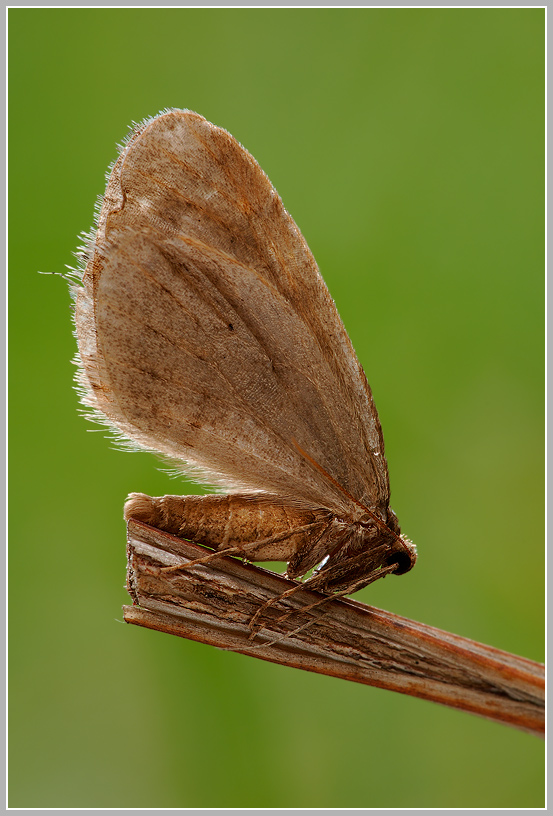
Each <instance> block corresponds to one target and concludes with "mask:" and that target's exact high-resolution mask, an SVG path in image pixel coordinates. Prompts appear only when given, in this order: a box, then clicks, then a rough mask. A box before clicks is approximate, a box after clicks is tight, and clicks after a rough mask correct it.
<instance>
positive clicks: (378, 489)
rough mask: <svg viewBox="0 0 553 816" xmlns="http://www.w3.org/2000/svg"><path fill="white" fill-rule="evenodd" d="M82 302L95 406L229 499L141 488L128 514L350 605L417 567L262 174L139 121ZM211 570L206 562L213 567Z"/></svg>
mask: <svg viewBox="0 0 553 816" xmlns="http://www.w3.org/2000/svg"><path fill="white" fill-rule="evenodd" d="M82 258H83V267H84V270H83V269H81V270H80V272H79V280H78V283H77V285H76V286H75V287H74V295H75V298H76V303H75V326H76V336H77V340H78V347H79V354H78V358H77V363H78V365H79V366H80V369H79V372H78V383H79V386H80V389H81V393H82V401H83V403H84V404H85V405H86V406H89V407H90V408H92V409H94V412H96V415H98V414H99V415H101V416H102V418H103V419H104V420H107V421H108V423H109V425H110V426H111V427H113V428H115V429H116V430H117V431H118V432H119V435H120V436H121V437H124V438H125V439H127V440H131V441H132V442H133V443H134V444H135V445H136V446H138V447H140V448H144V449H147V450H151V451H155V452H158V453H159V454H162V455H163V456H164V457H167V458H168V459H170V460H172V461H173V462H178V463H179V467H180V468H181V469H182V471H183V472H186V473H187V474H191V475H193V476H194V477H195V478H198V479H200V480H201V481H203V482H205V483H208V484H211V485H214V486H218V487H219V488H223V489H225V490H226V493H225V494H224V495H220V494H212V495H206V496H195V495H194V496H163V497H160V498H150V497H149V496H145V495H143V494H140V493H132V494H131V495H130V496H129V498H128V500H127V502H126V504H125V518H126V519H127V520H128V519H129V518H131V517H132V518H135V519H138V520H140V521H143V522H146V523H148V524H151V525H153V526H155V527H157V528H159V529H162V530H166V531H168V532H170V533H173V534H175V535H178V536H181V537H183V538H186V539H189V540H191V541H194V542H196V543H198V544H203V545H206V546H207V547H210V548H212V549H213V550H215V551H217V552H218V553H221V552H224V553H227V554H233V555H237V556H240V557H243V558H247V559H248V560H251V561H267V560H271V561H277V560H278V561H286V562H287V575H288V577H290V578H298V577H300V576H305V575H306V573H308V572H309V571H310V570H313V569H314V568H316V569H315V571H314V573H313V574H312V575H311V577H309V578H308V579H307V580H306V581H305V582H304V583H303V586H308V587H310V588H312V589H316V590H319V591H321V592H323V593H325V594H341V595H343V594H349V593H350V592H354V591H355V590H357V589H359V588H361V587H363V586H366V585H367V584H370V583H371V582H372V581H375V580H376V579H377V578H380V577H383V576H385V575H387V574H389V573H396V574H402V573H405V572H407V571H408V570H410V569H411V567H412V566H413V565H414V563H415V559H416V550H415V547H414V545H413V544H412V543H411V542H410V541H409V539H407V538H405V537H404V536H402V535H401V534H400V528H399V524H398V521H397V518H396V516H395V514H394V513H393V511H392V510H391V509H390V505H389V501H390V487H389V479H388V468H387V463H386V459H385V456H384V441H383V437H382V431H381V428H380V422H379V419H378V414H377V412H376V408H375V406H374V403H373V398H372V394H371V389H370V387H369V385H368V383H367V380H366V378H365V374H364V372H363V369H362V367H361V365H360V364H359V362H358V360H357V357H356V355H355V352H354V350H353V347H352V345H351V342H350V340H349V337H348V335H347V333H346V330H345V328H344V326H343V324H342V321H341V320H340V317H339V315H338V312H337V309H336V307H335V305H334V302H333V300H332V298H331V297H330V294H329V292H328V289H327V288H326V286H325V283H324V281H323V279H322V278H321V275H320V273H319V270H318V268H317V264H316V263H315V260H314V258H313V256H312V255H311V252H310V251H309V248H308V246H307V244H306V242H305V240H304V238H303V236H302V235H301V233H300V231H299V229H298V228H297V226H296V224H295V223H294V221H293V220H292V218H291V217H290V215H289V214H288V213H287V211H286V210H285V209H284V206H283V204H282V201H281V199H280V197H279V195H278V193H277V192H276V190H275V189H274V187H273V186H272V185H271V182H270V181H269V179H268V178H267V176H266V175H265V173H264V172H263V171H262V169H261V168H260V167H259V165H258V164H257V162H256V161H255V159H254V158H253V157H252V156H251V155H250V154H249V153H248V152H247V151H246V150H245V149H244V148H243V147H242V146H241V145H240V144H239V143H238V142H237V141H236V140H235V139H234V138H233V137H232V136H231V135H230V134H229V133H227V132H226V131H225V130H222V129H221V128H218V127H215V126H214V125H212V124H211V123H210V122H208V121H206V120H205V119H204V118H203V117H201V116H199V115H198V114H197V113H193V112H191V111H187V110H168V111H166V112H164V113H162V114H160V115H159V116H157V117H155V118H153V119H149V120H147V121H145V122H144V123H143V124H141V125H140V126H138V127H137V128H136V129H135V130H134V132H133V133H132V134H131V135H130V137H129V138H128V139H127V141H126V143H125V144H124V146H123V147H122V150H121V153H120V155H119V157H118V159H117V161H116V162H115V164H114V166H113V168H112V170H111V173H110V175H109V179H108V183H107V188H106V192H105V195H104V198H103V201H102V204H101V208H100V210H99V213H98V217H97V225H96V229H95V231H94V232H93V234H92V235H91V236H90V240H89V243H88V246H87V247H86V248H85V249H84V250H83V251H82ZM202 560H204V561H207V560H209V557H208V558H206V559H202Z"/></svg>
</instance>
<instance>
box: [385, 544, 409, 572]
mask: <svg viewBox="0 0 553 816" xmlns="http://www.w3.org/2000/svg"><path fill="white" fill-rule="evenodd" d="M387 564H388V566H391V565H392V564H397V567H396V569H395V571H394V575H405V573H406V572H409V570H410V569H411V568H412V567H413V566H414V564H415V559H414V558H413V555H412V554H411V553H410V552H409V551H408V550H395V551H394V552H393V553H392V554H391V555H390V556H388V559H387Z"/></svg>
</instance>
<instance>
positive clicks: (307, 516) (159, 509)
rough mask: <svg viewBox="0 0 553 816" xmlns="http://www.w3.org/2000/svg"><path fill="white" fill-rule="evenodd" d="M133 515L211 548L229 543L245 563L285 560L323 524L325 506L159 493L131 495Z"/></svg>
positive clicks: (254, 497)
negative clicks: (245, 559) (316, 508)
mask: <svg viewBox="0 0 553 816" xmlns="http://www.w3.org/2000/svg"><path fill="white" fill-rule="evenodd" d="M124 515H125V520H126V521H128V520H129V519H130V518H133V519H135V520H137V521H142V522H143V523H144V524H149V525H150V526H152V527H156V528H157V529H158V530H164V531H165V532H168V533H171V534H172V535H177V536H179V537H180V538H184V539H186V540H188V541H193V542H194V543H196V544H200V545H202V546H206V547H210V548H211V549H213V550H216V551H220V550H227V549H228V548H230V547H232V548H234V549H235V552H236V555H240V556H242V557H244V558H247V559H248V560H251V561H289V560H290V559H291V558H293V556H294V555H295V554H296V553H297V552H298V551H299V550H301V549H303V548H304V547H305V546H306V545H308V544H309V542H310V541H312V540H313V539H314V538H315V539H316V538H318V537H320V535H321V534H322V533H323V532H324V530H325V528H326V526H327V525H328V519H329V517H330V514H329V513H328V511H325V510H309V509H301V508H297V507H293V506H290V505H286V504H284V503H282V502H278V501H277V500H276V497H274V496H268V495H260V496H257V495H237V494H229V495H217V494H215V495H207V496H195V495H191V496H160V497H151V496H146V495H145V494H144V493H131V494H130V496H129V497H128V499H127V501H126V503H125V510H124Z"/></svg>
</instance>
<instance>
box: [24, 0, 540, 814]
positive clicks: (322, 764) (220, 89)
mask: <svg viewBox="0 0 553 816" xmlns="http://www.w3.org/2000/svg"><path fill="white" fill-rule="evenodd" d="M544 16H545V15H544V10H543V9H520V8H519V9H508V8H504V9H389V10H385V9H252V10H250V9H84V10H81V9H12V10H10V11H9V111H10V119H9V147H10V221H9V230H10V232H9V237H10V274H9V339H10V345H9V349H10V358H9V360H10V368H9V384H10V390H9V409H10V415H9V416H10V492H9V496H10V507H9V509H10V548H9V567H10V582H9V601H10V606H9V610H10V663H9V668H10V672H9V681H10V687H9V688H10V720H9V724H10V742H9V747H10V765H9V768H10V788H9V794H10V799H9V804H10V806H11V807H19V808H30V807H35V808H36V807H50V808H62V807H66V808H78V807H80V808H84V807H92V808H99V807H104V808H110V807H129V808H138V807H145V808H158V807H159V808H161V807H173V808H179V807H182V808H184V807H188V808H199V807H203V808H221V807H233V808H241V807H249V808H257V807H265V808H269V807H288V808H294V807H311V808H323V807H327V808H346V807H350V808H351V807H353V808H369V807H373V808H376V807H398V808H406V807H450V808H451V807H473V808H474V807H476V808H477V807H495V808H507V807H541V806H543V744H542V743H541V742H540V741H539V740H538V739H536V738H535V737H532V736H530V735H527V734H524V733H521V732H518V731H515V730H513V729H510V728H507V727H505V726H501V725H498V724H494V723H491V722H488V721H486V720H482V719H479V718H477V717H474V716H471V715H468V714H464V713H461V712H458V711H454V710H449V709H446V708H443V707H441V706H438V705H435V704H432V703H429V702H425V701H422V700H417V699H413V698H409V697H405V696H402V695H398V694H393V693H391V692H386V691H382V690H380V689H373V688H369V687H365V686H358V685H355V684H348V683H346V682H344V681H340V680H337V679H333V678H329V677H322V676H317V675H313V674H309V673H303V672H300V671H294V670H292V669H288V668H284V667H281V666H275V665H272V664H269V663H265V662H262V661H258V660H254V659H251V658H246V657H243V656H241V655H235V654H231V653H225V652H219V651H217V650H215V649H213V648H209V647H207V646H203V645H200V644H196V643H192V642H188V641H184V640H179V639H176V638H171V637H168V636H166V635H162V634H158V633H154V632H150V631H146V630H142V629H139V628H138V627H130V626H126V625H124V624H123V623H122V622H121V620H122V614H121V606H122V604H124V603H127V602H128V596H127V594H126V592H125V589H124V581H125V528H124V524H123V521H122V504H123V501H124V499H125V497H126V494H127V493H128V492H129V491H134V490H137V491H144V492H146V493H150V494H152V495H160V494H163V493H174V492H183V493H184V492H201V489H200V488H198V486H190V485H188V484H186V483H185V482H184V480H183V481H182V482H181V481H178V480H177V481H175V480H174V479H172V478H170V477H169V476H168V475H167V474H166V473H165V472H164V471H163V468H161V469H160V465H159V463H158V461H157V460H156V459H155V457H153V456H150V455H147V454H142V453H134V454H129V453H124V452H121V451H119V450H116V449H114V445H113V443H112V442H111V441H110V440H109V439H107V438H106V437H105V434H104V432H103V431H96V432H88V433H87V430H88V431H90V430H91V429H92V428H94V427H95V426H93V425H91V424H90V423H87V422H86V421H85V420H84V419H82V418H81V417H80V416H79V414H78V401H77V396H76V394H75V392H74V391H73V390H72V378H73V372H74V369H73V366H72V365H71V358H72V356H73V354H74V351H75V343H74V340H73V337H72V333H71V320H70V310H69V303H70V301H69V295H68V293H67V289H66V286H65V284H64V282H63V280H61V279H60V278H56V277H50V276H39V275H38V274H37V270H41V271H42V272H62V271H64V267H65V265H66V264H69V265H71V264H72V263H73V255H72V252H73V251H74V250H75V248H76V247H77V245H78V238H77V235H78V233H79V232H80V231H83V230H88V229H89V227H90V225H91V224H92V220H93V207H94V202H95V200H96V197H97V196H98V195H99V194H100V193H102V192H103V189H104V174H105V171H106V168H107V167H108V165H109V163H110V162H112V161H113V160H114V158H115V156H116V148H115V145H116V143H117V142H119V141H120V140H121V139H122V138H123V137H124V136H125V135H126V133H127V126H128V125H129V124H130V123H131V122H132V121H140V120H141V119H142V118H143V117H146V116H150V115H153V114H155V113H157V112H158V111H159V110H161V109H163V108H165V107H167V106H171V107H186V108H191V109H193V110H196V111H198V112H200V113H201V114H203V115H204V116H205V117H207V118H208V119H210V120H211V121H213V122H215V123H216V124H217V125H220V126H223V127H225V128H227V129H228V130H229V131H230V132H231V133H233V134H234V135H235V136H236V138H237V139H238V140H239V141H241V142H242V143H243V144H244V145H245V146H246V147H247V149H248V150H249V151H250V152H251V153H252V154H253V155H254V156H255V157H256V158H257V160H258V161H259V162H260V164H261V166H262V167H263V168H264V170H265V171H266V172H267V174H268V175H269V177H270V178H271V180H272V181H273V183H274V184H275V186H276V188H277V189H278V191H279V192H280V194H281V196H282V198H283V200H284V203H285V206H286V207H287V208H288V210H289V211H290V212H291V213H292V215H293V217H294V218H295V220H296V222H297V224H298V225H299V227H300V229H301V230H302V231H303V234H304V235H305V237H306V239H307V241H308V243H309V245H310V247H311V249H312V250H313V253H314V255H315V257H316V258H317V260H318V263H319V266H320V268H321V271H322V273H323V276H324V277H325V279H326V281H327V283H328V286H329V288H330V291H331V293H332V295H333V297H334V298H335V300H336V302H337V305H338V308H339V310H340V312H341V315H342V318H343V320H344V322H345V325H346V327H347V329H348V332H349V334H350V337H351V339H352V341H353V344H354V346H355V348H356V350H357V353H358V355H359V358H360V360H361V362H362V364H363V366H364V368H365V370H366V372H367V376H368V379H369V382H370V383H371V386H372V388H373V392H374V396H375V400H376V404H377V406H378V410H379V414H380V418H381V422H382V426H383V429H384V436H385V440H386V451H387V456H388V462H389V466H390V474H391V485H392V506H393V507H394V509H395V510H396V512H397V514H398V516H399V519H400V522H401V525H402V529H403V531H404V532H405V533H406V534H407V535H409V537H411V538H412V539H413V540H414V541H415V542H416V543H417V545H418V548H419V562H418V564H417V567H416V569H415V570H414V571H413V572H411V573H409V575H406V576H404V577H402V578H401V579H400V578H390V579H387V580H386V581H382V582H379V583H377V584H375V585H373V586H371V587H368V588H367V589H366V590H364V591H362V592H360V593H358V594H357V595H356V598H358V599H359V600H363V601H365V602H367V603H372V604H374V605H375V606H380V607H382V608H385V609H389V610H391V611H393V612H396V613H399V614H402V615H405V616H407V617H410V618H414V619H415V620H420V621H424V622H425V623H428V624H432V625H434V626H438V627H440V628H443V629H447V630H450V631H452V632H455V633H457V634H460V635H464V636H467V637H471V638H474V639H476V640H480V641H483V642H485V643H489V644H492V645H494V646H496V647H499V648H501V649H505V650H508V651H511V652H515V653H517V654H521V655H524V656H526V657H529V658H533V659H535V660H543V656H544V652H543V650H544V636H543V629H544V557H543V556H544V521H543V518H544V33H545V31H544Z"/></svg>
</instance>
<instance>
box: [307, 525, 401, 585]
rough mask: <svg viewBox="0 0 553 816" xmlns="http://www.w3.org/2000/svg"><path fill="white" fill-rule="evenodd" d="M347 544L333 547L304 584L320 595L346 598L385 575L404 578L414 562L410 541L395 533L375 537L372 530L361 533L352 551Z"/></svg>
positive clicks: (348, 542)
mask: <svg viewBox="0 0 553 816" xmlns="http://www.w3.org/2000/svg"><path fill="white" fill-rule="evenodd" d="M363 533H364V535H363ZM350 541H351V540H350ZM350 541H345V542H344V544H343V546H342V547H340V548H336V549H335V551H334V552H333V554H332V555H331V556H330V557H329V558H328V559H325V561H324V562H323V564H322V565H321V568H319V570H318V571H317V572H316V573H315V574H314V575H313V576H312V577H311V578H309V579H308V581H306V582H305V584H306V585H308V586H309V587H310V588H311V589H317V590H319V591H321V592H327V593H329V594H335V593H340V594H341V595H349V594H351V593H353V592H357V590H358V589H362V588H363V587H365V586H368V585H369V584H372V583H373V582H374V581H377V580H378V579H379V578H384V577H385V576H386V575H392V574H393V575H404V574H405V573H406V572H409V570H410V569H412V567H413V566H414V565H415V561H416V560H417V549H416V547H415V545H414V544H413V542H412V541H410V540H409V539H408V538H406V537H405V536H402V535H398V534H397V533H395V532H391V531H390V534H389V535H387V534H386V533H381V534H380V535H378V534H377V535H376V537H375V534H374V529H373V530H371V531H363V532H361V534H360V535H359V537H358V543H357V546H356V547H355V548H352V547H351V544H350ZM359 543H361V544H362V546H361V547H359Z"/></svg>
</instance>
